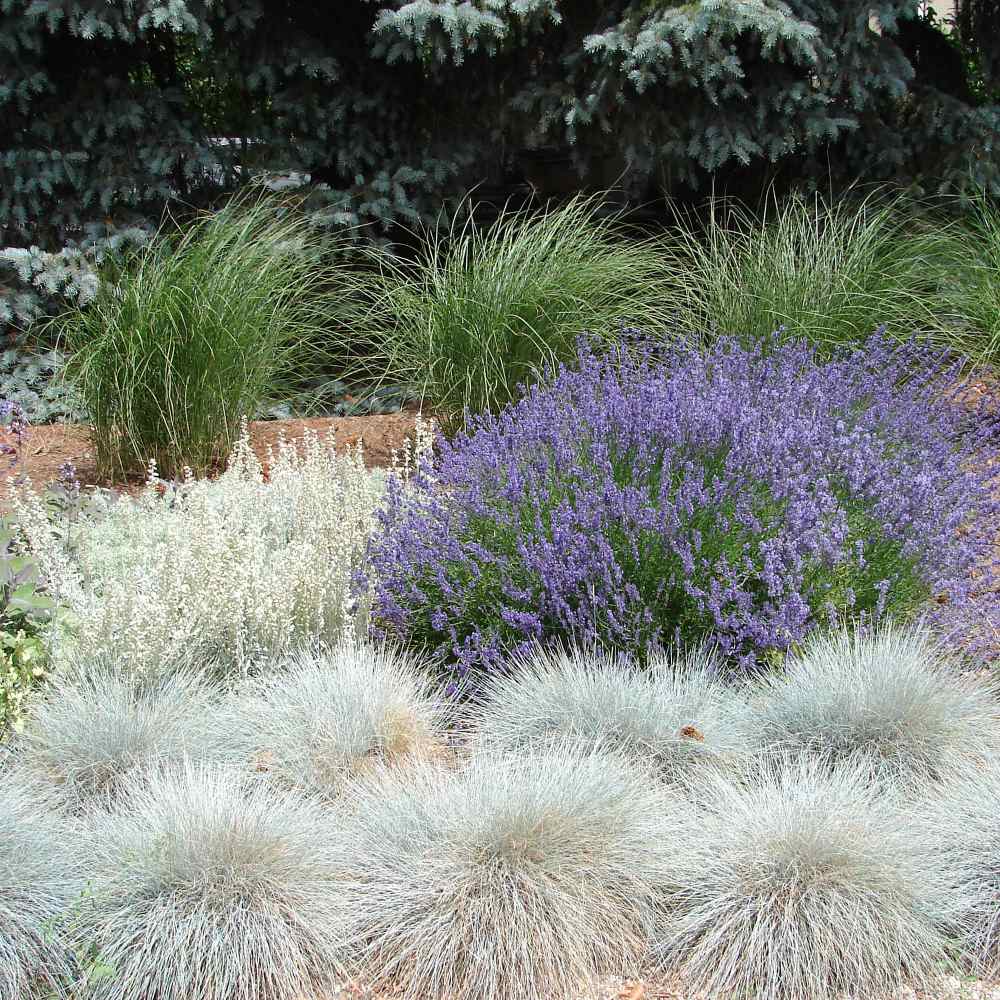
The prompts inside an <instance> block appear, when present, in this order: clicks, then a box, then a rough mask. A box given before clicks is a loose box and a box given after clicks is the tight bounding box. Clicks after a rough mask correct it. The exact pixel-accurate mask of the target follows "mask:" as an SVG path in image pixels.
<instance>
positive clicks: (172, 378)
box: [60, 197, 354, 476]
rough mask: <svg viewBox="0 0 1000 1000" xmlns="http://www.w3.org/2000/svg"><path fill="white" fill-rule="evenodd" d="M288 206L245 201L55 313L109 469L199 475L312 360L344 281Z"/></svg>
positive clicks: (99, 453)
mask: <svg viewBox="0 0 1000 1000" xmlns="http://www.w3.org/2000/svg"><path fill="white" fill-rule="evenodd" d="M336 249H337V248H336V247H335V246H331V245H329V244H328V243H327V241H326V240H325V238H324V237H322V236H321V235H319V234H318V232H317V231H316V230H315V229H314V228H312V227H311V226H310V224H309V223H308V221H307V220H306V219H305V218H304V217H303V216H301V215H298V214H296V213H295V212H294V211H292V210H288V211H286V210H284V209H282V207H281V206H280V204H278V203H277V202H275V201H272V200H270V199H267V198H263V197H243V198H238V199H236V200H235V201H234V202H232V203H230V204H229V205H228V206H227V207H225V208H224V209H222V210H221V211H219V212H216V213H215V214H211V215H209V214H206V215H203V216H200V217H198V218H197V219H195V220H194V221H193V222H192V223H191V224H190V225H188V226H186V227H184V228H183V229H182V230H180V231H175V229H174V227H173V226H172V225H171V226H167V227H165V228H164V229H163V230H161V232H160V234H159V236H158V237H157V238H156V239H155V240H154V241H153V242H152V244H151V245H150V246H149V247H148V248H147V249H144V250H141V251H138V252H137V253H136V254H134V255H133V256H132V257H130V258H126V259H124V260H123V261H121V262H120V265H119V268H118V273H117V274H109V275H108V276H107V280H105V281H104V282H103V283H102V284H101V286H100V289H99V291H98V293H97V295H96V296H95V297H94V299H93V301H92V302H90V304H89V305H86V306H83V307H76V308H74V309H72V310H70V311H69V312H67V313H65V314H64V315H63V317H62V318H61V321H60V323H61V326H62V329H63V332H64V335H65V344H66V348H67V350H68V352H69V354H70V356H71V360H70V363H69V365H68V366H67V369H66V374H67V376H68V377H69V379H70V381H71V382H72V384H73V385H74V387H75V389H76V390H77V392H78V394H79V397H80V400H81V403H82V405H83V408H84V409H85V410H86V412H87V413H88V414H89V417H90V421H91V424H92V426H93V431H92V433H93V440H94V446H95V453H96V458H97V463H98V467H99V469H100V471H101V472H102V473H103V474H106V475H113V476H121V475H124V474H126V473H141V472H143V471H144V470H145V469H146V468H147V467H148V464H149V463H150V461H155V463H156V467H157V468H158V469H159V471H160V472H161V473H164V474H167V475H174V474H177V473H179V472H180V471H181V470H182V469H183V467H184V466H190V467H191V468H192V469H194V470H195V471H203V470H205V469H208V468H210V467H211V466H212V465H213V464H214V463H216V462H218V461H219V460H221V459H222V458H224V457H225V455H226V454H227V453H228V449H229V448H230V446H231V445H232V444H233V443H234V442H235V440H236V437H237V435H238V432H239V427H240V420H241V419H242V418H243V417H250V418H253V417H254V416H256V415H257V413H258V411H259V410H260V408H261V406H262V404H263V403H264V402H265V401H266V400H268V399H269V398H273V397H275V396H280V395H282V394H283V393H284V392H285V391H286V390H290V389H291V387H292V386H293V385H294V380H296V379H299V378H301V377H302V376H303V374H305V373H307V372H308V370H309V369H310V367H311V366H315V365H316V364H317V363H318V359H319V353H318V352H319V351H320V343H321V338H322V337H323V336H324V335H327V336H329V335H330V334H331V332H332V331H333V330H334V328H335V327H336V325H337V322H338V319H343V317H344V309H345V302H346V301H347V297H346V294H345V293H346V290H347V288H348V286H349V285H350V284H351V283H352V281H353V280H354V279H353V278H352V277H351V276H350V272H349V270H348V268H347V267H345V266H344V265H343V264H342V263H340V262H338V259H337V257H336V254H335V251H336Z"/></svg>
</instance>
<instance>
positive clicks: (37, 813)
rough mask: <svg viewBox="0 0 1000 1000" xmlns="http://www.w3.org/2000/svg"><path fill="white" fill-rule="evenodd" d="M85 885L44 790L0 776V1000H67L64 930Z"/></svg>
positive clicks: (69, 960) (69, 974)
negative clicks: (42, 998)
mask: <svg viewBox="0 0 1000 1000" xmlns="http://www.w3.org/2000/svg"><path fill="white" fill-rule="evenodd" d="M83 886H84V881H83V875H82V870H81V865H80V856H79V855H78V854H77V853H76V852H75V850H74V849H73V841H72V830H71V828H70V827H69V826H68V825H67V824H66V823H65V822H63V820H62V819H61V818H60V817H59V816H58V815H57V813H56V812H55V811H54V810H53V809H52V808H51V807H50V803H49V802H48V801H47V795H46V792H45V789H43V788H42V787H39V786H35V785H33V784H32V783H30V782H27V781H24V780H15V779H14V777H13V776H12V775H9V774H6V775H0V997H4V998H8V997H9V998H10V1000H29V998H31V997H37V996H57V997H62V996H65V995H67V993H66V990H67V988H68V986H69V984H70V983H71V981H72V979H73V977H74V971H75V964H74V960H73V959H74V956H73V951H72V948H71V947H70V944H69V942H68V940H67V938H66V935H65V931H66V927H67V923H68V921H69V919H70V916H71V913H72V909H73V906H74V904H75V901H76V898H77V897H78V896H79V894H80V893H81V891H82V890H83Z"/></svg>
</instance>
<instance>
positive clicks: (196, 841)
mask: <svg viewBox="0 0 1000 1000" xmlns="http://www.w3.org/2000/svg"><path fill="white" fill-rule="evenodd" d="M126 785H127V788H126V790H125V794H124V800H125V801H126V803H127V805H126V806H125V807H124V808H122V809H120V810H119V811H117V812H113V813H95V814H94V817H93V822H92V826H91V828H90V836H89V838H88V841H87V848H88V852H89V855H90V860H89V869H90V884H91V894H90V902H89V905H88V906H87V907H85V908H84V909H83V910H82V912H81V916H80V919H79V921H78V933H79V935H80V938H81V940H82V941H86V942H92V943H93V945H94V946H95V947H96V948H97V949H98V952H99V955H100V961H101V964H102V966H103V968H105V969H106V970H107V974H106V975H105V976H104V977H102V979H101V980H100V981H99V982H98V983H97V984H95V986H94V987H93V990H92V993H91V994H90V995H89V996H90V998H92V1000H134V998H136V997H142V998H143V1000H192V998H194V997H199V998H203V1000H222V998H225V1000H329V997H330V996H333V995H335V993H336V991H335V987H336V986H337V983H338V976H337V969H338V967H339V965H338V955H337V948H338V944H339V941H340V927H341V923H342V921H341V918H340V896H339V894H338V892H337V888H336V876H337V865H338V862H337V855H336V852H335V851H334V850H333V848H334V845H335V844H336V843H337V839H338V838H337V833H336V830H335V828H334V825H333V822H332V820H331V818H330V815H329V814H328V813H327V812H326V811H325V810H323V809H322V808H321V807H320V806H319V805H318V804H317V803H315V802H314V801H310V800H308V799H305V798H302V797H299V796H295V795H292V794H280V793H278V792H276V791H275V790H274V789H272V788H269V787H268V786H266V785H264V784H261V783H253V782H251V783H245V782H241V781H239V780H236V779H235V778H234V776H233V775H232V773H231V772H228V771H226V770H224V769H210V768H206V767H203V766H195V765H191V764H189V765H186V766H184V767H181V768H175V769H171V770H168V771H164V772H163V774H161V775H160V776H159V777H158V778H157V780H156V781H155V782H152V783H146V782H141V781H138V780H137V779H136V777H133V778H130V779H129V780H128V782H127V783H126Z"/></svg>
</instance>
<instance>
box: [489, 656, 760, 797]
mask: <svg viewBox="0 0 1000 1000" xmlns="http://www.w3.org/2000/svg"><path fill="white" fill-rule="evenodd" d="M716 666H717V664H716V661H715V656H714V654H713V653H712V652H711V650H709V649H707V648H699V649H693V650H690V651H689V652H688V653H686V654H685V655H682V656H672V655H667V654H659V655H657V656H654V657H653V659H652V661H651V662H650V664H649V665H648V667H647V668H646V669H640V668H639V667H637V666H636V664H635V662H634V661H633V660H631V659H630V658H629V657H628V656H626V655H623V654H619V653H615V652H612V651H607V652H600V651H587V650H583V649H568V650H567V649H553V650H539V651H538V652H536V653H535V654H534V655H533V656H532V657H530V658H529V659H527V660H524V661H522V662H520V663H518V664H517V665H516V666H515V667H514V669H513V670H512V671H511V672H510V673H509V674H505V675H502V676H500V677H498V678H497V679H496V680H493V681H491V682H490V683H489V685H488V686H487V688H486V690H485V693H484V701H483V703H482V704H481V705H480V706H479V707H478V709H477V710H476V712H475V713H474V726H475V734H474V737H473V739H474V742H475V743H476V744H478V745H480V746H483V747H489V748H493V749H507V750H516V749H518V748H525V747H535V748H538V747H539V746H540V745H543V744H544V743H546V742H547V741H549V740H552V739H555V740H562V741H572V742H574V743H578V744H580V745H582V746H590V747H593V746H603V747H605V748H606V749H611V748H614V749H616V750H618V751H619V752H621V753H623V754H625V755H626V756H627V757H631V758H632V759H633V760H636V761H638V762H640V763H643V764H647V763H650V762H652V763H653V764H655V766H656V767H657V768H658V769H659V771H660V773H661V774H662V775H663V776H664V777H666V778H668V779H669V778H671V777H673V776H675V775H676V774H677V773H678V772H680V771H681V770H682V769H685V768H686V767H687V766H688V765H690V764H693V763H698V762H704V761H713V762H723V761H726V760H735V759H738V758H739V757H740V756H742V754H743V753H744V752H745V751H746V748H747V745H748V742H747V738H746V735H745V733H744V731H743V729H742V723H741V716H742V714H743V713H742V711H741V705H740V698H739V695H738V694H737V693H736V692H735V691H734V690H733V689H732V688H730V687H727V686H726V685H725V684H723V683H722V681H720V680H719V672H718V671H717V670H715V669H714V668H715V667H716Z"/></svg>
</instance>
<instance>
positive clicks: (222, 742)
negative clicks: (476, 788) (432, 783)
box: [200, 642, 445, 798]
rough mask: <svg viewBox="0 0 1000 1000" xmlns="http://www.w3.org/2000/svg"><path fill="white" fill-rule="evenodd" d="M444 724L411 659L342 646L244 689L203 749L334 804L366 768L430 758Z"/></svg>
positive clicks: (303, 657) (300, 658)
mask: <svg viewBox="0 0 1000 1000" xmlns="http://www.w3.org/2000/svg"><path fill="white" fill-rule="evenodd" d="M444 724H445V714H444V711H443V704H442V701H441V699H440V698H439V697H438V696H437V694H436V692H435V690H434V686H433V684H432V683H431V681H430V680H429V679H428V678H427V677H426V676H424V675H423V674H421V673H420V672H419V671H418V670H417V669H416V667H415V666H414V665H413V664H412V663H411V662H410V661H409V660H407V659H406V658H405V657H403V656H402V655H401V654H397V653H395V652H393V651H392V650H390V649H385V648H376V647H374V646H369V645H365V644H361V643H355V642H345V643H343V644H341V645H339V646H337V647H335V648H333V649H327V650H325V651H324V650H323V649H316V650H313V651H311V652H305V653H301V654H298V655H296V656H293V657H292V658H291V659H290V660H288V661H286V662H285V663H284V664H283V665H279V666H277V667H275V668H273V669H271V670H269V671H268V672H267V673H264V674H262V675H260V676H259V677H255V678H252V679H251V680H249V681H248V682H246V683H245V684H244V685H242V686H241V687H240V688H238V689H237V690H236V691H235V692H234V693H233V695H232V697H231V698H229V699H228V700H227V702H226V703H225V704H224V705H223V706H221V708H220V710H219V712H218V714H217V717H216V720H215V724H214V725H213V726H211V727H209V729H208V730H207V731H205V732H203V733H202V734H201V737H200V743H201V745H202V747H203V748H205V749H206V750H207V752H208V753H209V754H210V755H211V756H213V757H215V758H217V759H218V758H223V757H230V758H233V759H235V761H236V762H237V764H238V765H239V766H241V767H243V768H244V769H246V770H247V771H257V772H260V773H262V774H264V775H266V776H267V777H269V778H271V779H273V780H274V781H275V782H277V783H278V784H280V785H283V786H286V787H298V788H302V789H307V790H309V791H312V792H317V793H319V794H321V795H323V796H325V797H330V798H332V797H335V796H336V795H338V794H339V793H340V791H341V789H342V787H343V785H344V783H345V782H346V781H348V780H349V779H351V778H352V777H355V776H357V775H358V774H361V773H363V772H365V771H366V770H368V769H371V768H378V767H382V766H392V765H395V764H399V763H403V762H406V761H409V760H412V759H418V758H426V757H428V756H430V755H432V754H434V753H435V751H436V750H437V748H439V747H440V745H441V741H442V740H443V737H444Z"/></svg>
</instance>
